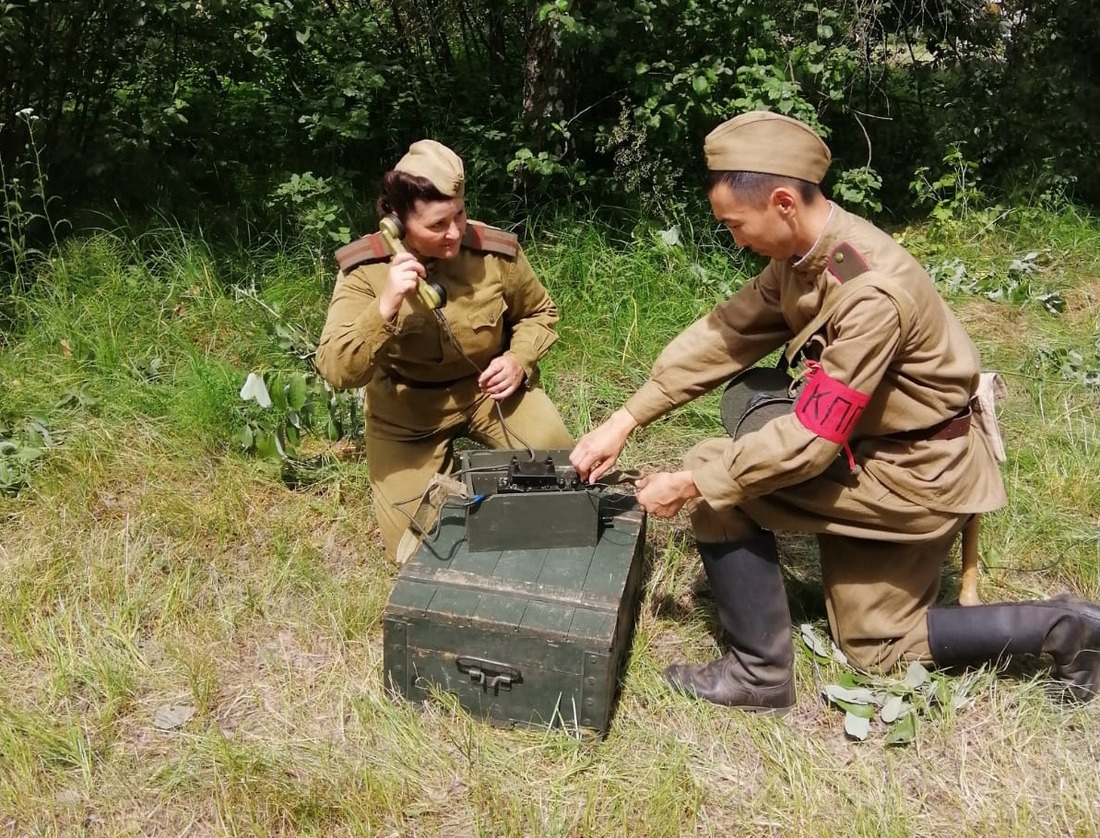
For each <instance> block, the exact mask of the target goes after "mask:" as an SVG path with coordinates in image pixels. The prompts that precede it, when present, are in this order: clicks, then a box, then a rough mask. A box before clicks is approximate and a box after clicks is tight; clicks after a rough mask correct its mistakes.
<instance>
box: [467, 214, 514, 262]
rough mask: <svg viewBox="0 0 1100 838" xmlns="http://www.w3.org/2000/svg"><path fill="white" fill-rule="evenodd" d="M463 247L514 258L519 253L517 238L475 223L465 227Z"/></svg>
mask: <svg viewBox="0 0 1100 838" xmlns="http://www.w3.org/2000/svg"><path fill="white" fill-rule="evenodd" d="M462 245H463V247H467V248H469V249H470V250H482V251H486V252H488V253H498V254H500V255H501V256H507V257H508V258H509V259H512V258H515V255H516V254H517V253H518V252H519V238H518V237H517V236H516V235H515V234H513V233H507V232H505V231H504V230H498V229H497V228H496V227H489V226H488V225H486V224H481V223H479V222H477V221H471V222H470V223H469V224H467V225H466V234H465V235H464V236H463V237H462Z"/></svg>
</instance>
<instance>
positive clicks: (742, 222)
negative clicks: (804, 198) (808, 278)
mask: <svg viewBox="0 0 1100 838" xmlns="http://www.w3.org/2000/svg"><path fill="white" fill-rule="evenodd" d="M707 197H708V198H710V208H711V210H712V211H713V212H714V217H715V218H716V219H718V220H719V221H720V222H722V223H723V224H725V225H726V227H728V228H729V231H730V232H731V233H732V234H733V241H734V243H735V244H736V245H737V246H738V247H747V248H748V249H749V250H751V251H752V252H753V253H759V254H760V255H761V256H767V257H769V258H771V259H780V260H783V259H790V258H791V257H792V256H794V255H795V253H794V230H793V228H792V225H791V220H792V213H793V211H794V204H793V201H792V196H791V194H790V192H789V190H785V189H774V190H772V193H771V195H769V196H768V198H767V199H766V200H765V201H764V202H763V203H762V204H760V205H759V206H758V205H756V204H755V203H750V202H747V201H744V200H742V199H741V198H739V197H738V196H737V195H736V194H735V193H734V192H733V190H732V189H730V188H729V186H727V185H726V184H725V183H719V184H718V185H717V186H715V187H714V188H713V189H712V190H711V191H710V194H709V195H708V196H707Z"/></svg>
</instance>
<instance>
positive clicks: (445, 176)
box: [393, 140, 466, 198]
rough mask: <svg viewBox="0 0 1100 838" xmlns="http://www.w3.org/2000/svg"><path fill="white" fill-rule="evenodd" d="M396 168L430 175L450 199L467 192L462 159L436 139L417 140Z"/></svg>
mask: <svg viewBox="0 0 1100 838" xmlns="http://www.w3.org/2000/svg"><path fill="white" fill-rule="evenodd" d="M393 169H394V171H395V172H405V174H409V175H414V176H416V177H422V178H427V179H428V180H429V181H431V183H432V185H433V186H434V187H435V188H436V189H438V190H439V191H440V192H442V193H443V194H444V195H446V196H447V197H448V198H461V197H462V196H463V193H464V192H465V191H466V173H465V170H464V168H463V166H462V158H461V157H459V156H458V155H457V154H455V153H454V152H453V151H451V150H450V149H449V148H447V146H445V145H443V143H437V142H436V141H435V140H418V141H417V142H415V143H413V144H412V145H411V146H409V150H408V153H406V154H405V156H404V157H402V158H401V159H400V160H398V161H397V165H396V166H394V167H393Z"/></svg>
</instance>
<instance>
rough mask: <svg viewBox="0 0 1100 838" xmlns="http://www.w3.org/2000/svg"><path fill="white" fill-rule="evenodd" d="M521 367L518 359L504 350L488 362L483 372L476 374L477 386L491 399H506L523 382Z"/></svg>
mask: <svg viewBox="0 0 1100 838" xmlns="http://www.w3.org/2000/svg"><path fill="white" fill-rule="evenodd" d="M523 375H524V373H523V367H521V366H520V365H519V361H517V360H516V359H515V358H513V357H512V356H511V355H509V354H508V353H507V352H505V353H504V354H503V355H497V357H495V358H493V360H491V361H490V362H489V366H487V367H486V368H485V372H483V373H482V374H481V375H479V376H478V379H477V386H478V388H479V389H480V390H481V392H483V393H485V394H487V395H488V396H489V398H491V399H492V400H493V401H498V402H499V401H500V400H501V399H506V398H508V397H509V396H510V395H512V393H514V392H516V389H517V388H518V387H519V385H520V384H522V383H523Z"/></svg>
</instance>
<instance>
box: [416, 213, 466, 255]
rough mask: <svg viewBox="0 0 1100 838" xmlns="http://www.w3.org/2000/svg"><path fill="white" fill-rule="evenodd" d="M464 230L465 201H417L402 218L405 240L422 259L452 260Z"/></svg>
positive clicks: (456, 252)
mask: <svg viewBox="0 0 1100 838" xmlns="http://www.w3.org/2000/svg"><path fill="white" fill-rule="evenodd" d="M465 232H466V203H465V202H464V201H463V200H462V199H461V198H449V199H448V200H446V201H416V202H415V203H414V204H413V208H412V211H411V212H410V213H409V215H408V218H406V219H405V243H406V244H407V245H408V246H409V247H411V248H412V249H413V250H415V251H416V252H417V253H419V254H420V255H421V256H422V257H424V258H425V259H451V258H453V257H454V256H457V255H458V250H459V248H460V247H461V245H462V234H463V233H465Z"/></svg>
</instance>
